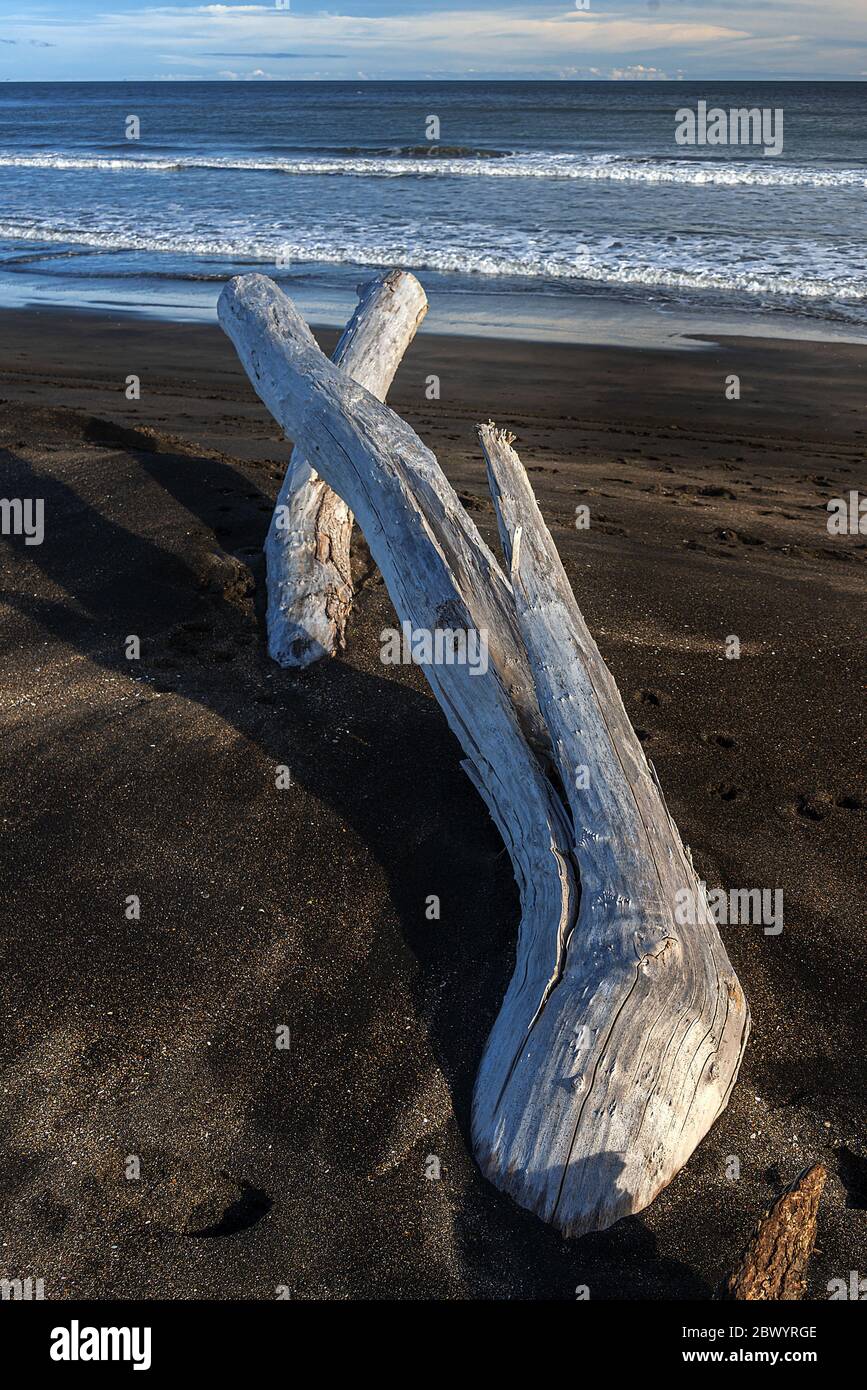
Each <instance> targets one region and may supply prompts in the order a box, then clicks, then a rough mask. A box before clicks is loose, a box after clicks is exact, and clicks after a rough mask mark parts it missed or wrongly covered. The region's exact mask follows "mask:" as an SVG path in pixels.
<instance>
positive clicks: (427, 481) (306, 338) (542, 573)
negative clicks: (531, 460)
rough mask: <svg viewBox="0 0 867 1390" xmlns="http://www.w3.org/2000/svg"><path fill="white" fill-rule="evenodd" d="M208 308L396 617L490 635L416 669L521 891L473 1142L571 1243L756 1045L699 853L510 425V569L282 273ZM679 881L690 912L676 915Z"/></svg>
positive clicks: (501, 493)
mask: <svg viewBox="0 0 867 1390" xmlns="http://www.w3.org/2000/svg"><path fill="white" fill-rule="evenodd" d="M219 314H220V321H221V323H222V325H223V327H224V329H225V330H226V332H227V333H228V334H229V336H230V337H231V339H232V341H233V343H234V344H235V347H236V349H237V351H238V354H239V356H240V358H241V361H242V363H243V364H244V366H245V368H246V370H247V372H248V373H249V375H250V378H251V381H252V382H253V385H254V387H255V389H256V391H257V392H258V394H259V396H260V397H261V399H262V400H263V401H264V403H265V404H266V406H267V407H268V409H269V410H270V411H271V413H272V415H274V417H275V419H276V420H277V421H278V423H279V424H281V425H282V427H283V428H284V429H285V431H286V433H287V434H288V435H289V436H290V437H291V438H292V439H294V440H295V442H296V447H297V448H300V449H302V450H303V451H304V453H305V455H306V456H307V457H308V458H309V459H310V461H311V465H312V466H313V467H315V468H316V469H317V470H318V472H319V473H320V474H321V475H322V477H323V478H325V480H326V481H327V482H328V484H329V486H331V487H332V488H333V489H334V491H335V492H336V493H338V495H340V496H341V497H343V498H344V499H345V501H346V503H347V505H348V506H349V507H350V508H351V509H352V511H354V512H355V514H356V516H357V518H358V521H359V524H360V525H361V527H362V529H363V531H364V533H365V536H366V537H367V541H368V544H369V546H370V549H371V552H372V554H373V557H374V559H375V560H376V562H377V564H378V565H379V568H380V571H381V573H382V576H383V579H384V580H385V583H386V585H387V587H388V591H389V594H390V595H391V599H392V602H393V604H394V606H395V609H396V610H397V613H398V616H399V618H400V619H401V621H406V622H409V623H410V624H411V626H412V628H413V629H414V630H423V631H427V632H431V633H432V632H434V631H436V630H438V629H443V628H449V629H452V630H454V629H459V628H463V629H464V630H466V631H470V630H473V629H475V630H476V631H477V632H479V633H484V634H486V636H487V639H488V649H489V655H490V661H489V665H488V669H487V670H486V671H485V672H484V673H478V672H476V673H473V672H472V671H471V670H470V669H468V667H467V666H466V665H464V666H461V665H436V664H432V665H428V666H426V667H425V674H426V676H427V678H428V681H429V682H430V685H431V687H432V689H433V692H434V694H435V695H436V697H437V699H438V700H439V703H440V705H441V706H442V709H443V711H444V713H445V715H446V718H447V720H448V722H449V724H450V726H451V728H452V730H453V731H454V733H455V735H456V736H457V738H458V739H459V740H460V742H461V744H462V746H463V749H464V752H465V754H466V759H465V762H464V764H463V766H464V768H465V769H466V771H467V773H468V775H469V776H470V778H471V779H472V781H473V783H474V784H475V786H476V787H477V789H478V790H479V792H480V794H481V795H482V797H483V798H484V800H485V802H486V804H487V805H488V808H489V810H490V811H491V814H492V816H493V818H494V820H495V822H496V823H497V825H498V827H499V829H500V832H501V834H502V836H503V840H504V843H505V844H506V846H507V848H508V850H509V853H510V855H511V859H512V864H513V867H514V871H515V877H516V879H517V882H518V887H519V890H520V894H521V903H522V920H521V927H520V931H519V937H518V946H517V959H516V966H515V971H514V975H513V977H512V981H511V983H510V985H509V989H508V991H507V994H506V998H505V1001H504V1003H503V1007H502V1009H501V1011H500V1014H499V1017H498V1018H497V1021H496V1023H495V1025H494V1028H493V1030H492V1033H491V1036H490V1038H489V1040H488V1043H487V1046H486V1048H485V1053H484V1056H483V1058H482V1062H481V1066H480V1068H479V1073H478V1077H477V1081H476V1088H475V1096H474V1105H473V1143H474V1150H475V1154H476V1158H477V1160H478V1162H479V1164H480V1166H481V1168H482V1170H483V1171H484V1172H485V1173H486V1174H487V1175H488V1177H489V1178H490V1179H491V1180H492V1181H493V1182H494V1183H495V1184H496V1185H497V1186H498V1187H500V1188H502V1189H503V1190H504V1191H506V1192H508V1193H510V1194H511V1196H513V1197H514V1198H515V1200H516V1201H518V1202H519V1203H520V1204H521V1205H522V1206H525V1207H528V1208H530V1209H531V1210H533V1211H535V1212H537V1213H538V1214H539V1215H540V1216H541V1217H542V1218H543V1219H544V1220H546V1221H549V1222H551V1223H553V1224H554V1225H556V1226H558V1227H559V1228H560V1230H562V1231H563V1232H564V1233H565V1234H567V1235H578V1234H581V1233H583V1232H585V1231H589V1230H595V1229H600V1228H604V1227H606V1226H608V1225H610V1224H611V1223H612V1222H613V1221H616V1220H617V1219H618V1218H619V1217H622V1216H625V1215H628V1214H630V1213H632V1212H636V1211H639V1210H640V1209H641V1208H642V1207H644V1206H646V1205H647V1203H648V1202H650V1201H652V1200H653V1198H654V1197H655V1196H656V1194H657V1193H658V1192H659V1191H660V1190H661V1189H662V1188H663V1187H665V1185H666V1184H667V1183H668V1182H670V1181H671V1179H672V1178H673V1177H674V1175H675V1174H676V1173H677V1172H678V1170H679V1169H680V1168H681V1167H682V1166H683V1164H684V1163H685V1162H686V1161H687V1159H688V1158H689V1155H690V1154H691V1152H692V1150H693V1149H694V1148H695V1146H696V1144H697V1143H698V1142H699V1141H700V1139H701V1138H702V1137H703V1136H704V1134H705V1133H706V1132H707V1130H708V1129H709V1128H710V1126H711V1125H712V1124H713V1122H714V1120H715V1119H716V1117H717V1115H719V1113H720V1111H721V1110H722V1109H723V1107H724V1106H725V1104H726V1102H727V1100H728V1097H729V1094H730V1092H731V1088H732V1086H733V1085H734V1082H735V1078H736V1076H737V1072H738V1067H739V1065H740V1060H741V1057H742V1054H743V1049H744V1046H745V1044H746V1038H747V1034H748V1030H749V1011H748V1009H747V1005H746V1001H745V999H744V996H743V993H742V991H741V989H740V986H739V984H738V981H737V979H736V977H735V974H734V972H733V970H732V968H731V965H730V964H729V961H728V958H727V956H726V953H725V950H724V948H723V945H722V942H721V940H720V938H719V934H718V932H717V929H716V925H715V923H714V921H713V918H712V916H711V913H710V911H709V909H708V907H707V902H706V899H705V896H704V890H703V888H702V887H701V885H700V883H699V881H698V879H697V876H696V874H695V872H694V870H693V867H692V862H691V859H690V856H689V852H688V850H686V849H685V848H684V846H683V845H682V843H681V840H680V837H679V835H678V833H677V830H676V828H675V826H674V824H673V822H672V820H671V817H670V816H669V814H668V811H667V809H666V806H665V803H664V800H663V798H662V795H661V792H660V790H659V785H658V782H657V780H656V777H655V774H654V773H653V770H652V768H651V767H650V766H649V764H648V763H647V761H646V759H645V757H644V753H643V751H642V749H641V745H640V744H639V742H638V740H637V738H636V736H635V734H634V732H633V730H632V728H631V726H630V724H629V720H628V718H627V716H626V712H625V710H624V708H623V704H622V701H621V699H620V696H619V694H618V691H617V688H616V685H615V683H614V681H613V678H612V677H611V675H610V673H609V671H608V669H607V667H606V666H605V664H604V662H603V661H602V658H601V656H600V654H599V652H598V650H597V648H596V645H595V643H594V642H593V639H592V638H591V637H590V634H589V632H588V631H587V628H586V625H585V623H584V620H583V618H582V617H581V614H580V612H579V610H578V607H577V604H576V602H575V599H574V597H573V595H572V592H571V589H570V587H569V584H568V581H567V579H566V575H565V572H564V571H563V568H562V565H561V564H560V561H559V558H558V556H557V553H556V550H555V547H554V544H553V541H552V540H551V537H550V535H549V534H548V531H547V528H546V527H545V524H544V521H543V520H542V517H541V515H540V513H539V510H538V508H537V506H536V503H535V499H534V498H533V494H532V490H531V488H530V485H529V482H528V480H527V477H526V473H525V472H524V469H523V467H522V465H521V463H520V460H519V459H518V456H517V454H515V452H514V450H513V449H512V448H511V439H510V437H509V436H506V435H504V434H502V433H501V432H500V431H498V430H496V429H495V428H494V427H493V426H492V425H489V426H485V427H484V428H482V430H481V431H480V438H481V442H482V446H483V449H484V451H485V455H486V458H487V462H488V470H489V479H490V483H491V489H492V493H493V497H494V503H495V506H496V508H497V514H498V519H499V524H500V532H501V539H502V544H503V550H504V553H505V556H506V562H507V566H508V571H509V576H510V578H509V580H507V579H506V578H505V576H504V574H503V572H502V570H501V569H500V567H499V565H498V564H497V562H496V560H495V559H494V557H493V555H492V554H491V553H490V551H489V550H488V548H487V547H486V546H485V544H484V542H483V541H482V539H481V537H480V536H479V534H478V531H477V530H476V528H475V526H474V524H473V522H472V520H471V518H470V517H469V516H468V515H467V513H466V512H465V510H464V508H463V507H462V506H461V504H460V501H459V500H458V498H457V496H456V495H455V493H454V490H453V489H452V488H451V486H450V484H449V483H448V481H447V479H446V478H445V476H444V474H443V473H442V470H441V469H440V468H439V465H438V464H437V461H436V459H435V458H434V456H433V454H431V453H430V451H429V450H428V449H426V448H425V446H424V445H423V444H422V443H421V441H420V440H419V439H418V438H417V436H416V435H415V434H414V433H413V431H412V430H411V429H410V428H409V426H408V425H406V423H405V422H404V421H402V420H401V419H400V418H399V417H398V416H396V415H395V414H394V413H393V412H392V411H391V410H389V409H388V408H387V407H386V406H384V405H382V404H380V403H379V402H378V401H376V400H375V399H374V398H373V396H371V395H370V393H368V392H366V391H365V390H363V388H361V387H360V386H358V385H357V384H356V383H354V382H352V381H351V380H350V379H349V378H348V377H347V375H346V374H345V373H344V372H342V371H340V370H339V369H338V368H336V367H335V366H334V365H333V364H332V363H330V362H329V361H328V360H327V358H325V357H324V356H323V354H322V353H321V352H320V351H319V349H318V348H317V347H316V344H315V343H314V341H313V339H312V337H311V335H310V332H309V330H308V329H307V326H306V325H305V324H304V322H303V320H302V319H301V318H300V317H299V315H298V314H297V313H296V311H295V309H294V307H293V306H292V304H291V303H290V301H289V300H288V299H286V297H285V296H284V295H283V294H282V293H281V292H280V290H279V289H278V288H277V286H276V285H274V284H273V283H272V282H271V281H268V280H267V279H265V277H263V276H259V275H253V276H245V277H241V278H239V279H237V280H233V281H231V282H230V283H229V284H228V285H227V286H226V288H225V289H224V291H223V294H222V296H221V298H220V305H219ZM684 891H686V892H687V893H692V894H693V895H694V901H695V908H696V911H695V921H694V923H693V924H692V925H689V926H681V925H679V923H678V920H677V919H676V916H675V911H676V903H677V901H678V895H679V894H682V893H683V892H684Z"/></svg>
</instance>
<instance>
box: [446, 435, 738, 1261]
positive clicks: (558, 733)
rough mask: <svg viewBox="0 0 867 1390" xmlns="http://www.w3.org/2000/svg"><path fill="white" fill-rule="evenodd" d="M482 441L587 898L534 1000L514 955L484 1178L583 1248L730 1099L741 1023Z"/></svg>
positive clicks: (667, 1169) (565, 603) (631, 1207)
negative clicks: (685, 909)
mask: <svg viewBox="0 0 867 1390" xmlns="http://www.w3.org/2000/svg"><path fill="white" fill-rule="evenodd" d="M479 434H480V440H481V443H482V448H483V450H484V454H485V458H486V461H487V465H488V477H489V483H490V487H491V492H492V495H493V498H494V505H495V507H496V510H497V517H498V521H499V525H500V532H501V539H502V545H503V550H504V553H505V555H506V558H507V562H508V564H509V567H510V573H511V579H512V585H513V589H514V596H515V605H516V609H517V613H518V621H519V624H520V628H521V633H522V636H523V638H524V642H525V645H526V648H527V652H528V655H529V659H530V665H531V668H532V670H533V674H534V677H535V681H536V691H537V694H538V697H539V704H540V707H541V712H542V717H543V719H544V720H545V721H546V724H547V727H548V731H549V733H550V736H551V742H552V746H553V750H554V757H555V759H556V764H557V770H558V773H559V786H561V787H562V797H563V803H564V812H563V815H564V821H565V822H566V823H567V824H568V826H569V832H568V838H569V845H568V857H569V860H570V862H571V864H572V868H573V873H574V876H575V878H576V879H577V880H578V881H579V882H580V885H581V894H580V902H579V903H578V904H577V911H575V910H574V908H573V907H572V905H571V904H570V913H569V917H568V921H567V923H566V924H565V926H561V927H560V928H559V938H560V941H559V951H558V960H557V969H556V972H555V974H554V976H553V978H552V982H551V985H550V988H549V989H548V991H547V993H546V995H545V996H544V998H543V999H542V1000H541V1001H540V1000H538V999H537V998H535V997H534V996H533V995H528V993H527V991H526V988H525V987H524V980H525V978H526V976H527V975H528V973H530V972H529V971H528V970H527V967H526V964H525V960H524V956H525V953H526V949H527V947H526V946H525V943H524V941H523V939H522V940H520V941H519V947H518V960H517V965H516V970H515V975H514V977H513V980H512V983H511V985H510V987H509V991H508V993H507V996H506V1000H505V1002H504V1005H503V1008H502V1010H501V1012H500V1015H499V1017H498V1019H497V1021H496V1023H495V1025H494V1029H493V1032H492V1034H491V1037H490V1039H489V1041H488V1045H487V1048H486V1051H485V1055H484V1058H483V1060H482V1065H481V1068H480V1070H479V1075H478V1079H477V1082H476V1091H475V1098H474V1112H473V1136H474V1144H475V1149H476V1154H477V1157H478V1158H479V1162H480V1163H481V1166H482V1168H483V1169H484V1171H485V1172H486V1173H487V1174H488V1176H489V1177H490V1178H491V1179H492V1181H494V1182H496V1183H497V1185H498V1186H499V1187H502V1188H504V1189H505V1190H506V1191H509V1192H511V1193H512V1195H513V1196H514V1197H515V1199H516V1200H517V1201H519V1202H520V1203H521V1204H522V1205H523V1206H527V1207H530V1208H531V1209H532V1210H534V1211H537V1212H538V1213H539V1215H540V1216H542V1217H543V1218H544V1219H545V1220H546V1221H551V1222H553V1223H554V1224H556V1225H557V1226H559V1227H560V1228H561V1229H562V1230H563V1231H565V1232H566V1233H567V1234H573V1235H574V1234H580V1233H581V1232H582V1231H586V1230H593V1229H597V1228H599V1227H604V1226H607V1225H610V1224H611V1222H612V1221H615V1220H617V1218H618V1217H620V1216H625V1215H627V1214H629V1213H630V1212H635V1211H639V1210H640V1209H641V1208H642V1207H644V1206H646V1205H647V1203H648V1202H650V1201H652V1200H653V1198H654V1196H655V1195H656V1194H657V1192H659V1191H660V1190H661V1189H662V1188H663V1187H665V1186H666V1185H667V1183H669V1182H670V1181H671V1179H672V1178H673V1177H674V1175H675V1173H677V1172H678V1170H679V1169H680V1168H681V1167H682V1166H683V1164H684V1163H685V1162H686V1160H687V1159H688V1157H689V1155H690V1154H691V1153H692V1151H693V1149H694V1148H695V1146H696V1144H697V1143H698V1142H699V1140H700V1139H701V1138H702V1137H703V1136H704V1134H705V1133H706V1132H707V1130H708V1129H709V1128H710V1126H711V1125H712V1124H713V1122H714V1120H715V1119H716V1117H717V1115H719V1113H720V1111H721V1110H722V1109H723V1107H724V1106H725V1104H726V1102H727V1100H728V1096H729V1092H730V1091H731V1087H732V1085H733V1084H734V1080H735V1077H736V1076H737V1071H738V1067H739V1065H740V1061H741V1057H742V1054H743V1049H744V1046H745V1043H746V1038H747V1033H748V1030H749V1011H748V1009H747V1005H746V1001H745V999H744V996H743V992H742V991H741V988H740V985H739V983H738V980H737V978H736V976H735V973H734V971H733V969H732V967H731V965H730V963H729V960H728V957H727V955H726V952H725V949H724V947H723V944H722V941H721V940H720V936H719V932H718V931H717V928H716V924H715V922H714V920H713V918H712V916H711V914H710V911H709V909H708V907H707V902H706V898H705V894H704V889H703V888H702V887H701V885H700V883H699V880H698V878H697V875H696V873H695V871H694V869H693V867H692V861H691V858H690V856H689V855H688V852H687V851H686V850H685V848H684V846H683V844H682V842H681V839H680V836H679V834H678V832H677V828H676V826H675V825H674V823H673V821H672V819H671V817H670V815H669V813H668V810H667V808H666V805H665V802H664V800H663V797H662V794H661V792H660V789H659V785H658V782H657V779H656V776H655V774H654V772H653V770H652V768H651V766H650V765H649V764H648V762H647V759H646V758H645V756H644V752H643V750H642V747H641V744H640V743H639V741H638V739H637V737H636V735H635V732H634V730H633V728H632V725H631V724H630V722H629V718H628V716H627V714H626V711H625V709H624V707H623V701H622V700H621V698H620V693H619V691H618V689H617V686H616V684H615V682H614V679H613V677H612V675H611V673H610V671H609V670H608V668H607V666H606V665H605V663H604V661H603V660H602V657H601V656H600V653H599V649H598V648H597V646H596V643H595V642H594V641H593V638H592V637H591V635H590V633H589V631H588V629H587V625H586V623H585V622H584V619H583V617H582V615H581V612H580V610H579V608H578V605H577V603H576V601H575V597H574V595H573V593H572V589H571V587H570V585H569V581H568V579H567V577H566V574H565V571H564V570H563V566H562V564H561V563H560V558H559V556H558V554H557V551H556V548H555V546H554V542H553V540H552V539H551V536H550V533H549V532H548V529H547V527H546V525H545V523H544V521H543V519H542V516H541V513H540V512H539V509H538V507H537V505H536V500H535V498H534V496H533V492H532V489H531V487H530V483H529V481H528V478H527V474H526V472H525V470H524V468H523V466H522V464H521V461H520V459H519V458H518V456H517V454H516V453H515V451H514V449H512V447H511V440H510V436H508V435H506V434H504V433H503V432H501V431H499V430H497V429H496V428H495V427H494V426H493V425H487V426H482V427H481V429H480V431H479ZM682 890H687V891H689V892H690V893H691V894H692V895H693V900H694V902H695V904H696V907H697V912H696V921H695V923H694V924H691V925H688V926H681V925H679V923H678V921H677V920H676V908H677V904H678V896H677V895H678V893H679V892H681V891H682ZM549 930H550V927H549ZM535 935H536V931H535V930H534V931H533V933H531V935H530V937H529V938H528V944H529V942H531V941H532V939H533V938H534V937H535ZM522 937H523V931H522ZM531 949H532V948H531ZM542 1115H544V1124H540V1123H539V1117H540V1116H542Z"/></svg>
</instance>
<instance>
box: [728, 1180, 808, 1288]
mask: <svg viewBox="0 0 867 1390" xmlns="http://www.w3.org/2000/svg"><path fill="white" fill-rule="evenodd" d="M827 1177H828V1174H827V1171H826V1170H825V1169H824V1168H823V1167H822V1165H821V1163H814V1164H813V1165H812V1167H810V1168H805V1169H804V1171H803V1172H802V1173H799V1174H798V1176H797V1177H796V1178H795V1180H794V1182H792V1183H790V1184H789V1186H788V1187H787V1188H785V1189H784V1190H783V1192H781V1194H780V1196H779V1197H778V1198H777V1200H776V1201H775V1202H774V1203H773V1205H772V1206H771V1207H769V1209H768V1210H767V1211H766V1212H765V1214H764V1216H763V1217H762V1219H761V1221H760V1222H759V1224H758V1225H757V1226H756V1229H755V1231H754V1232H753V1234H752V1236H751V1237H750V1241H749V1244H748V1245H747V1247H746V1249H745V1250H744V1252H743V1254H742V1255H741V1257H740V1260H739V1261H738V1263H737V1266H736V1268H735V1269H734V1270H733V1271H732V1273H731V1274H730V1275H729V1277H728V1279H727V1280H726V1281H725V1284H724V1286H723V1290H722V1293H721V1294H720V1297H721V1298H724V1299H746V1300H750V1301H757V1300H760V1299H777V1300H783V1301H787V1302H788V1301H791V1300H794V1299H797V1298H803V1297H804V1295H805V1293H806V1292H807V1280H806V1278H805V1275H806V1270H807V1263H808V1261H809V1259H810V1256H811V1255H812V1253H813V1246H814V1245H815V1244H816V1220H817V1217H818V1214H819V1202H820V1200H821V1197H822V1192H823V1190H824V1187H825V1181H826V1179H827Z"/></svg>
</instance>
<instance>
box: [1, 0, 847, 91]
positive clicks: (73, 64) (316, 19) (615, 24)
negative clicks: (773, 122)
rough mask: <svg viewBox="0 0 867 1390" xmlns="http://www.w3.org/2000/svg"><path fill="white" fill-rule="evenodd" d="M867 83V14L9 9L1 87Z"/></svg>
mask: <svg viewBox="0 0 867 1390" xmlns="http://www.w3.org/2000/svg"><path fill="white" fill-rule="evenodd" d="M865 77H867V0H821V3H818V0H728V2H727V0H524V3H512V0H500V3H494V0H467V3H465V4H458V3H456V0H333V3H332V5H331V6H330V7H329V8H326V7H323V5H322V4H321V3H317V0H270V3H268V2H267V0H266V3H263V4H233V3H227V4H193V3H188V0H180V3H175V4H166V5H157V4H151V3H146V2H145V3H142V0H102V3H99V0H35V2H34V3H28V4H22V3H20V0H17V2H16V0H0V80H9V79H11V80H13V81H25V80H26V81H118V80H121V79H130V80H139V81H144V80H166V81H171V80H175V81H177V80H183V79H187V80H189V79H205V80H207V79H210V80H215V79H217V80H223V81H226V80H232V81H234V80H237V81H260V82H262V81H268V80H285V79H287V78H289V79H291V78H302V79H305V80H310V79H345V80H363V79H365V78H367V79H371V80H376V79H383V78H386V79H394V78H414V79H423V78H429V79H442V78H464V79H476V80H479V79H483V78H547V79H552V80H557V79H561V80H562V79H570V78H571V79H589V78H600V79H609V80H611V79H620V80H635V79H646V80H652V79H654V78H657V79H665V78H669V79H675V78H684V79H686V80H701V79H711V78H774V79H779V80H782V79H801V80H809V79H814V80H815V79H819V78H823V79H835V78H836V79H863V78H865Z"/></svg>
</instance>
